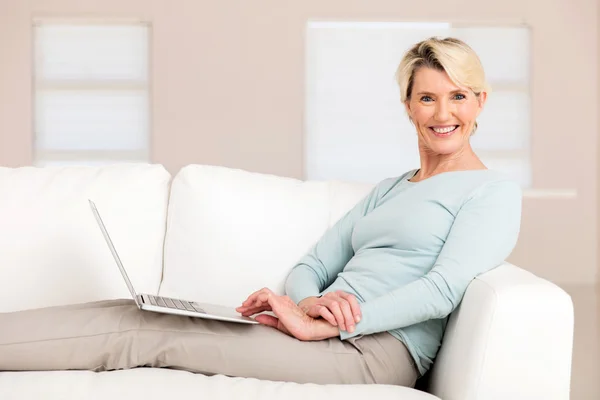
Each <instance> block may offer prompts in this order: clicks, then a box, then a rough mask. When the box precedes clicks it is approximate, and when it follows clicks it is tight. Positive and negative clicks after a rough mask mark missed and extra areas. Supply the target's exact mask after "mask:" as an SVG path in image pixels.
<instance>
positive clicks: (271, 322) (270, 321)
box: [254, 314, 278, 328]
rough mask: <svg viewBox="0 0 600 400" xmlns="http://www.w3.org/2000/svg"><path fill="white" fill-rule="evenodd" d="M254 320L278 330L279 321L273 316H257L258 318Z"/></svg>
mask: <svg viewBox="0 0 600 400" xmlns="http://www.w3.org/2000/svg"><path fill="white" fill-rule="evenodd" d="M254 319H255V320H257V321H258V322H260V323H261V324H263V325H268V326H272V327H273V328H277V325H278V323H277V322H278V319H277V318H275V317H274V316H272V315H268V314H261V315H257V316H256V318H254Z"/></svg>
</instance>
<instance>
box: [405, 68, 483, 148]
mask: <svg viewBox="0 0 600 400" xmlns="http://www.w3.org/2000/svg"><path fill="white" fill-rule="evenodd" d="M485 100H486V93H485V92H482V93H481V94H480V95H479V97H477V96H475V94H474V93H473V92H472V91H471V90H470V89H468V88H465V87H458V86H456V85H455V84H454V83H453V82H452V80H450V78H449V77H448V75H447V74H446V72H444V71H438V70H435V69H433V68H427V67H422V68H419V69H418V70H417V72H416V73H415V76H414V81H413V87H412V94H411V96H410V100H408V101H407V102H406V110H407V112H408V115H409V116H410V118H411V119H412V121H413V123H414V124H415V127H416V128H417V134H418V135H419V144H420V147H421V148H423V149H424V150H425V151H428V152H431V153H434V154H444V155H447V154H453V153H456V152H458V151H460V150H462V149H463V148H464V147H465V146H466V145H468V143H469V137H470V136H471V132H472V131H473V128H474V127H475V120H476V118H477V116H478V115H479V112H480V111H481V109H482V108H483V105H484V103H485Z"/></svg>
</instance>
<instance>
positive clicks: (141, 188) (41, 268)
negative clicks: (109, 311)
mask: <svg viewBox="0 0 600 400" xmlns="http://www.w3.org/2000/svg"><path fill="white" fill-rule="evenodd" d="M169 181H170V175H169V173H168V172H167V171H166V170H165V169H164V168H163V167H162V166H159V165H146V164H122V165H113V166H105V167H78V166H74V167H46V168H35V167H23V168H14V169H13V168H0V192H1V193H2V196H0V221H2V223H1V224H0V274H1V275H0V312H7V311H17V310H23V309H28V308H37V307H43V306H54V305H62V304H69V303H83V302H87V301H94V300H101V299H108V298H116V297H130V295H129V292H128V291H127V287H126V286H125V283H124V282H123V279H122V277H121V275H120V273H119V270H118V268H117V266H116V264H115V262H114V260H113V258H112V255H111V253H110V250H109V248H108V247H107V245H106V242H105V240H104V238H103V236H102V233H101V231H100V229H99V227H98V225H97V223H96V220H95V219H94V216H93V214H92V212H91V209H90V206H89V204H88V199H92V200H93V201H94V202H95V203H96V205H97V207H98V209H99V211H100V214H101V216H102V218H103V220H104V223H105V224H106V226H107V228H108V231H109V232H110V234H111V237H112V240H113V242H114V243H115V246H116V248H117V250H118V252H119V255H120V256H121V259H122V261H123V263H124V265H125V266H126V268H127V270H128V272H129V276H130V278H131V280H132V281H133V283H134V285H135V287H136V289H137V290H138V291H147V292H151V293H156V292H157V291H158V286H159V284H160V278H161V270H162V246H163V241H164V232H165V220H166V209H167V200H168V189H169Z"/></svg>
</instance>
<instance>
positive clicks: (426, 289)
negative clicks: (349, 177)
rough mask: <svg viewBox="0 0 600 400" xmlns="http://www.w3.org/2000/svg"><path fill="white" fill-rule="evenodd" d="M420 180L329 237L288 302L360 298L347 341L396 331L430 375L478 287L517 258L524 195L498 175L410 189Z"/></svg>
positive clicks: (449, 178) (290, 283)
mask: <svg viewBox="0 0 600 400" xmlns="http://www.w3.org/2000/svg"><path fill="white" fill-rule="evenodd" d="M416 172H417V170H412V171H409V172H407V173H405V174H403V175H402V176H400V177H397V178H390V179H386V180H384V181H382V182H381V183H379V184H378V185H377V186H376V187H375V188H374V189H373V190H372V191H371V193H370V194H369V195H368V196H366V197H365V198H364V199H363V200H362V201H360V202H359V203H358V204H357V205H356V206H354V208H352V209H351V210H350V211H349V212H348V213H347V214H346V215H345V216H343V217H342V218H341V219H340V220H339V221H338V222H337V223H336V224H335V225H334V226H333V227H332V228H331V229H329V230H328V231H327V232H325V234H324V235H323V236H322V237H321V238H320V240H319V241H318V242H317V243H316V244H315V245H314V247H312V249H311V250H310V251H309V252H308V253H307V254H306V255H305V256H304V257H303V258H302V259H301V260H300V261H299V262H298V264H297V265H296V266H295V267H294V268H293V270H292V271H291V273H290V275H289V276H288V278H287V281H286V292H287V295H288V296H290V297H291V299H292V300H294V301H295V302H296V303H297V302H299V301H300V300H302V299H304V298H306V297H309V296H316V295H319V294H325V293H327V292H331V291H336V290H343V291H345V292H348V293H352V294H354V295H355V296H356V297H357V299H358V301H359V303H360V306H361V312H362V319H361V321H360V322H359V323H358V324H357V325H356V329H355V331H354V332H353V333H348V332H346V331H340V337H341V339H347V338H350V337H354V336H358V335H367V334H372V333H377V332H384V331H388V332H390V333H391V334H392V335H393V336H394V337H396V338H397V339H399V340H401V341H402V342H403V343H404V344H405V345H406V346H407V348H408V350H409V352H410V353H411V355H412V356H413V358H414V359H415V363H416V365H417V367H418V368H419V372H420V373H421V374H424V373H425V372H426V371H427V370H428V369H429V368H430V367H431V365H432V363H433V361H434V359H435V356H436V354H437V352H438V350H439V347H440V344H441V340H442V336H443V334H444V330H445V328H446V323H447V321H448V315H449V314H450V313H451V312H452V311H453V310H454V309H455V308H456V307H457V306H458V304H459V303H460V301H461V300H462V297H463V295H464V293H465V291H466V289H467V286H468V285H469V283H470V282H471V281H472V280H473V279H474V278H475V277H476V276H478V275H479V274H481V273H483V272H486V271H489V270H491V269H493V268H494V267H496V266H498V265H500V264H501V263H502V262H503V261H504V260H505V259H506V258H507V257H508V256H509V254H510V253H511V252H512V250H513V248H514V246H515V244H516V242H517V238H518V235H519V229H520V221H521V201H522V194H521V188H520V187H519V185H518V184H517V183H515V182H513V181H511V180H508V179H506V178H505V177H504V176H503V175H502V174H500V173H499V172H496V171H492V170H471V171H454V172H445V173H441V174H438V175H434V176H432V177H430V178H428V179H425V180H423V181H420V182H410V181H409V179H410V178H411V177H412V176H414V174H415V173H416Z"/></svg>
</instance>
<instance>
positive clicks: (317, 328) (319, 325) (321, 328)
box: [309, 318, 340, 341]
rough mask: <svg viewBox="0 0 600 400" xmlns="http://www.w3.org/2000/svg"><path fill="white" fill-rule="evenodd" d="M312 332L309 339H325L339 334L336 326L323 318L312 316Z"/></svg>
mask: <svg viewBox="0 0 600 400" xmlns="http://www.w3.org/2000/svg"><path fill="white" fill-rule="evenodd" d="M311 323H312V334H311V337H310V339H309V340H315V341H316V340H325V339H329V338H332V337H337V336H340V330H339V328H338V327H336V326H333V325H331V324H330V323H329V322H327V321H326V320H324V319H314V318H312V321H311Z"/></svg>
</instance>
